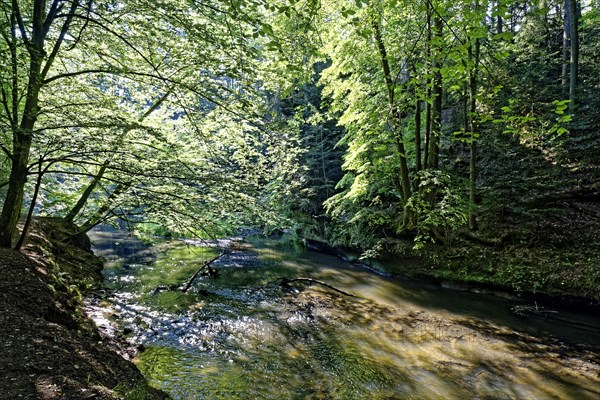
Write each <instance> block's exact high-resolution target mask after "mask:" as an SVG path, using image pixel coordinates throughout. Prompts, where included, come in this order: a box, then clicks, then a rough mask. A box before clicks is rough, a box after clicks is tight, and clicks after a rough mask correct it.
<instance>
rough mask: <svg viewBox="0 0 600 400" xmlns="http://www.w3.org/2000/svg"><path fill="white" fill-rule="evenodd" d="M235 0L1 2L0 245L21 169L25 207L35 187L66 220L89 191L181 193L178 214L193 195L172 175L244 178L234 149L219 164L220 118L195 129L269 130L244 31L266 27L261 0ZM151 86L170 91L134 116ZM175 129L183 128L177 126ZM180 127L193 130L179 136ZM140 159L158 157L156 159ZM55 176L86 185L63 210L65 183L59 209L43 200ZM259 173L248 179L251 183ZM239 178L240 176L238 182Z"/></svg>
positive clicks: (6, 236)
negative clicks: (5, 136) (0, 202)
mask: <svg viewBox="0 0 600 400" xmlns="http://www.w3.org/2000/svg"><path fill="white" fill-rule="evenodd" d="M242 3H243V2H235V1H234V2H231V1H223V2H214V3H212V4H203V3H194V4H192V3H184V2H180V1H175V0H173V1H165V2H162V3H160V4H156V3H155V2H149V1H144V0H141V1H132V2H127V3H123V4H114V3H112V2H94V3H92V2H89V3H88V2H80V1H72V2H66V1H63V0H55V1H53V2H52V3H51V4H49V3H46V2H45V1H41V0H40V1H37V0H36V1H33V2H26V1H23V2H20V1H12V2H4V3H2V8H3V11H4V12H3V18H5V20H4V21H3V24H2V37H3V39H4V41H3V43H2V45H1V47H0V51H1V52H2V53H3V56H4V55H6V56H7V57H5V58H6V59H7V60H9V64H8V65H6V67H7V68H5V67H4V66H3V68H2V70H1V74H2V75H1V77H2V94H3V97H2V105H3V107H2V111H1V112H2V114H1V115H0V117H1V118H2V122H3V123H4V126H5V127H8V128H9V129H8V132H10V136H11V139H12V140H10V142H8V141H7V142H4V141H3V143H2V151H3V152H4V153H5V154H6V155H7V158H8V161H9V163H10V167H11V173H10V176H9V179H8V183H7V192H6V196H5V197H4V206H3V208H2V216H1V217H0V246H3V247H7V246H10V245H11V239H12V237H13V236H14V235H15V233H16V224H17V221H18V219H19V215H20V212H21V207H22V203H23V198H24V194H25V190H26V188H27V186H26V180H27V177H28V175H37V177H38V179H37V184H36V185H34V186H33V187H32V189H33V188H35V191H36V195H35V196H33V199H32V200H33V201H34V202H33V203H32V204H31V207H30V209H33V206H34V203H35V200H36V199H37V198H38V195H39V194H41V195H42V196H41V199H42V205H43V207H44V208H45V209H47V210H48V211H49V212H51V213H52V214H56V213H59V214H60V213H66V215H65V214H63V215H65V216H66V217H67V218H68V219H75V217H76V216H77V215H78V214H79V213H80V211H81V209H82V208H83V207H84V205H85V204H86V203H87V200H88V199H90V198H98V197H102V196H101V195H100V194H94V193H101V192H103V191H104V192H105V193H111V192H112V193H113V196H112V197H111V195H108V197H109V198H111V200H115V199H114V198H115V197H116V195H115V191H114V190H113V189H114V188H115V186H114V185H117V186H116V187H121V188H122V190H119V191H118V192H119V195H120V196H121V197H122V196H125V195H129V196H133V198H137V199H135V200H130V201H128V202H129V203H131V204H132V206H131V207H133V209H138V210H139V209H140V207H141V206H143V207H146V208H148V207H150V208H154V207H157V206H150V205H149V204H142V203H141V201H142V199H141V198H140V196H141V193H144V196H143V197H144V199H143V201H149V202H151V201H157V202H159V203H161V202H162V204H163V205H164V204H165V203H164V202H165V201H166V200H165V198H171V200H173V199H179V202H181V203H182V204H181V207H173V210H177V211H178V212H180V213H184V214H185V211H184V208H185V207H184V206H183V203H185V204H187V206H190V204H192V198H190V199H187V201H182V199H181V198H179V197H178V195H177V190H178V189H177V188H176V187H172V186H169V185H170V184H171V183H176V182H177V181H178V182H179V185H183V181H184V180H185V179H189V181H188V182H189V184H190V185H191V186H192V187H194V188H195V189H196V191H197V192H202V191H201V190H200V189H199V188H200V187H204V185H206V183H207V182H215V181H224V182H228V181H229V183H228V185H230V186H229V188H231V189H232V190H233V188H234V187H236V185H235V184H233V181H231V180H233V179H236V180H241V179H248V177H249V176H244V177H242V176H240V171H241V168H242V166H240V165H239V162H240V161H242V160H241V159H238V160H235V161H234V162H228V163H225V164H223V160H225V159H226V158H225V157H222V158H221V159H219V156H220V155H218V152H216V151H214V149H211V148H210V147H213V146H217V147H218V146H221V147H222V145H223V143H215V142H214V141H213V140H212V138H211V137H212V135H217V132H218V130H219V129H221V128H216V129H213V130H206V129H201V128H200V127H201V126H202V125H203V124H206V125H209V126H210V123H211V122H210V121H211V120H214V118H221V119H222V121H229V122H230V125H229V127H228V128H231V129H235V130H237V131H236V134H237V135H239V134H240V133H241V134H243V135H246V136H247V137H249V136H252V135H259V133H258V132H261V131H263V132H264V131H266V128H265V127H264V126H263V127H261V125H264V121H261V118H260V115H261V113H262V112H263V111H262V110H261V107H263V103H262V100H261V96H260V94H259V93H258V92H257V91H256V90H255V88H256V82H257V81H258V79H257V78H256V70H257V68H255V65H256V62H257V60H258V57H257V55H258V50H257V46H258V45H259V42H258V41H256V40H249V38H252V35H253V32H255V31H257V30H259V31H260V32H265V31H266V32H267V33H268V32H269V25H268V24H267V23H264V22H262V21H260V20H259V19H257V16H258V10H259V8H260V7H262V5H261V4H259V3H257V4H253V6H252V7H247V6H245V5H244V4H242ZM182 8H183V9H185V10H186V12H183V13H182V12H181V9H182ZM265 36H266V35H265ZM154 93H162V95H165V94H166V93H172V96H170V99H169V101H168V102H165V103H163V104H161V112H160V113H158V114H159V115H157V116H156V118H155V119H154V120H153V121H148V122H147V123H146V122H144V123H142V122H141V121H138V120H137V119H138V118H139V117H138V116H139V115H140V114H142V113H143V111H140V110H144V108H146V103H147V102H148V101H151V102H152V101H153V100H149V99H153V98H155V97H156V95H154ZM183 125H185V128H183V127H182V126H183ZM174 127H178V128H179V129H177V130H176V131H177V133H178V135H181V136H180V137H175V136H174V132H175V131H174V130H173V129H174ZM186 135H188V137H189V136H190V135H191V136H192V137H194V139H195V140H188V141H186V140H183V139H182V138H184V137H185V136H186ZM228 135H229V134H228ZM229 140H230V143H232V144H234V147H235V141H233V142H231V140H233V139H232V138H231V137H230V138H229ZM202 142H203V143H204V145H203V144H202ZM242 144H243V143H239V142H238V145H242ZM185 145H187V146H190V148H199V149H201V150H202V151H201V152H200V153H201V154H198V152H195V151H193V152H190V153H191V154H193V155H195V156H196V157H197V159H193V160H191V159H188V160H182V159H183V158H185V157H181V156H180V157H177V156H173V153H172V151H174V150H176V149H181V146H185ZM250 145H252V146H255V149H256V148H258V146H259V145H258V144H257V143H256V142H252V143H250V142H249V141H246V143H244V144H243V146H242V147H239V148H238V151H239V150H240V149H242V148H245V149H246V150H245V151H250V147H249V146H250ZM231 149H232V148H230V149H229V150H231ZM253 151H255V150H253ZM211 152H212V154H211ZM184 153H185V151H184V152H183V153H180V154H184ZM223 156H224V155H223ZM144 157H155V160H156V163H155V164H154V165H152V163H150V162H149V160H151V159H144ZM211 157H212V159H211ZM31 160H37V161H34V162H31ZM199 160H210V161H211V162H199ZM236 162H237V164H238V165H235V166H234V165H233V164H236ZM219 163H221V164H222V165H219ZM37 167H39V168H37ZM50 167H51V168H50ZM36 168H37V172H35V170H36ZM215 168H217V169H219V168H222V169H223V171H224V172H223V174H222V177H221V178H222V179H207V180H205V181H204V182H203V183H202V184H199V183H197V182H198V180H199V177H207V176H210V175H212V176H214V171H215V170H214V169H215ZM236 168H237V169H238V170H236ZM94 169H96V171H95V172H94V171H93V170H94ZM203 169H206V170H203ZM182 171H184V172H185V173H182ZM246 173H248V170H247V169H246ZM236 174H237V175H236ZM42 175H44V176H45V177H47V178H44V179H42ZM86 176H88V177H90V178H91V181H87V182H86V179H85V177H86ZM57 179H60V180H61V181H62V182H71V183H72V184H73V185H74V187H75V188H83V187H87V190H83V192H82V193H81V197H80V200H81V201H80V202H78V204H75V205H73V206H72V209H71V211H72V212H71V213H68V212H66V210H68V208H69V207H70V206H69V205H68V204H67V203H66V202H65V200H67V201H68V200H69V199H68V198H67V197H68V196H65V195H66V194H67V193H61V194H60V196H58V197H54V199H55V200H57V201H56V202H55V203H54V204H55V205H56V207H54V206H51V207H49V202H48V201H45V200H48V199H49V198H52V197H53V196H54V195H53V194H52V192H53V191H52V187H53V185H54V183H55V182H56V180H57ZM256 179H258V178H256ZM161 180H162V182H160V183H159V182H158V181H161ZM150 181H152V183H150ZM255 183H256V182H255V179H254V178H253V179H252V183H251V184H249V185H247V186H248V187H255ZM211 184H212V183H211ZM165 185H166V186H165ZM41 186H43V188H42V189H43V190H42V191H39V189H40V187H41ZM175 186H177V184H176V185H175ZM244 186H245V185H240V184H239V183H238V184H237V189H241V188H243V187H244ZM67 187H68V185H63V186H62V191H63V192H64V189H66V188H67ZM224 187H228V186H227V185H224ZM126 189H127V190H126ZM211 190H212V189H211ZM249 190H254V189H249ZM55 193H56V192H55ZM150 193H153V194H150ZM203 193H204V195H207V193H208V192H207V191H203ZM232 194H233V191H230V193H229V194H225V195H222V196H221V197H227V196H229V195H232ZM161 196H162V198H163V199H162V200H160V199H159V197H161ZM71 197H73V196H71ZM200 197H202V196H200ZM193 198H196V196H194V197H193ZM232 200H233V199H232ZM205 201H206V198H205V199H204V202H205ZM202 202H203V200H202V199H199V200H198V204H200V203H202ZM225 203H227V202H223V201H217V202H216V203H215V204H225ZM133 204H135V205H133ZM114 206H115V205H114V204H113V205H112V206H110V207H109V210H114V209H115V208H114ZM57 207H58V208H57ZM159 208H160V207H157V208H156V209H157V210H158V209H159ZM99 209H102V206H100V208H99ZM130 210H131V208H130ZM221 210H223V209H221ZM92 214H93V212H92ZM164 214H165V213H163V214H162V215H164ZM123 217H125V216H123ZM80 218H83V220H85V216H83V215H80Z"/></svg>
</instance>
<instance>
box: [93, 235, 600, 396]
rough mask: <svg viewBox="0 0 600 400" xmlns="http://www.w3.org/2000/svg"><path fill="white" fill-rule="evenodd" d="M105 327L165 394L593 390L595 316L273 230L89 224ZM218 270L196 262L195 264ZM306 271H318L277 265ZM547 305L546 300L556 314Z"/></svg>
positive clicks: (599, 384) (597, 389)
mask: <svg viewBox="0 0 600 400" xmlns="http://www.w3.org/2000/svg"><path fill="white" fill-rule="evenodd" d="M92 240H93V241H94V243H95V251H96V253H97V254H98V255H100V256H103V257H105V259H106V264H105V271H104V274H105V279H106V284H107V286H108V287H109V288H110V289H112V290H113V291H112V292H111V293H110V294H109V295H107V296H106V298H105V299H103V300H98V299H95V300H93V301H92V303H94V305H92V306H90V310H91V313H92V314H93V316H94V318H95V319H96V321H97V324H98V325H100V327H101V329H103V330H105V331H107V332H108V333H112V334H119V335H121V334H122V335H125V336H126V337H127V339H128V340H129V341H130V342H132V343H135V344H143V345H144V351H143V352H141V353H140V354H139V355H138V357H137V359H136V360H135V362H136V363H137V365H138V367H139V368H140V370H141V371H142V372H143V373H144V374H145V375H146V377H147V378H148V379H149V380H150V381H151V383H152V384H153V385H155V386H156V387H159V388H161V389H163V390H164V391H166V392H167V393H169V394H170V395H171V396H172V397H173V398H174V399H600V375H599V374H600V357H599V354H600V318H596V317H592V316H589V315H588V316H582V315H574V314H572V313H569V312H567V311H561V312H560V314H556V315H560V318H561V320H558V319H556V318H550V319H547V320H543V319H531V318H530V319H524V318H521V317H517V316H515V315H514V314H513V313H511V311H510V308H511V307H512V306H514V305H518V304H520V303H519V300H517V299H510V298H500V297H497V296H491V295H485V294H475V293H471V292H460V291H455V290H448V289H442V288H440V287H438V286H433V285H431V286H429V285H422V284H416V283H407V282H402V281H400V280H395V279H392V278H390V277H384V276H380V275H377V274H374V273H373V272H371V271H368V270H366V269H364V268H360V267H358V266H354V265H351V264H349V263H346V262H344V261H341V260H339V259H337V258H335V257H331V256H328V255H323V254H318V253H312V252H306V251H304V250H303V249H300V248H297V247H294V246H293V245H290V244H289V243H287V244H286V242H284V241H281V240H266V239H262V240H259V239H255V240H249V239H248V240H246V241H244V242H242V241H239V240H233V241H219V242H210V243H203V244H202V243H197V242H190V241H187V242H186V241H158V242H156V243H154V244H152V245H149V244H144V243H142V242H140V241H139V240H137V239H135V238H131V237H128V236H126V234H124V233H121V232H101V231H97V232H94V233H93V235H92ZM222 248H228V249H229V251H230V252H229V253H227V254H226V255H224V256H222V257H221V258H219V259H218V260H217V261H215V262H214V263H213V264H212V266H213V267H215V268H217V269H218V270H219V275H218V277H216V278H215V277H212V276H198V278H197V279H196V280H194V282H193V284H192V286H191V288H190V290H189V291H187V292H186V293H183V292H182V291H181V290H178V289H177V286H182V285H184V284H185V283H186V282H188V281H189V279H190V277H191V276H192V275H193V274H194V273H195V272H196V271H197V270H198V269H199V268H200V267H201V266H202V264H203V263H204V262H205V261H207V260H209V259H211V258H213V257H214V256H215V255H217V254H219V252H220V249H222ZM298 277H305V278H311V279H316V280H319V281H322V282H324V283H327V284H329V285H331V286H333V287H335V288H337V289H340V290H342V291H345V292H347V293H350V294H352V295H354V296H356V297H351V296H347V295H344V294H342V293H340V292H337V291H335V290H333V289H331V288H329V287H326V286H324V285H321V284H318V283H313V284H312V285H309V284H308V283H307V282H306V281H295V282H291V283H290V284H289V285H283V286H282V285H280V283H281V278H287V279H294V278H298ZM552 315H553V314H550V316H552Z"/></svg>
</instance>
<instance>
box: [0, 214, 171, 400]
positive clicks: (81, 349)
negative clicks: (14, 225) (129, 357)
mask: <svg viewBox="0 0 600 400" xmlns="http://www.w3.org/2000/svg"><path fill="white" fill-rule="evenodd" d="M70 233H71V231H70V230H69V227H65V226H64V225H62V224H59V223H57V222H53V221H51V220H45V221H41V222H40V221H38V222H37V223H36V224H35V227H34V228H33V232H32V233H31V235H30V239H29V240H28V243H27V244H26V246H25V248H24V251H23V253H19V252H16V251H13V250H10V249H0V346H2V350H1V351H0V388H1V389H0V399H7V400H8V399H11V400H13V399H78V400H79V399H105V400H108V399H117V398H123V397H125V398H129V399H149V400H151V399H163V398H165V396H164V394H162V393H161V392H158V391H156V390H154V389H151V388H149V387H148V386H147V384H146V382H145V380H144V378H143V377H142V375H141V373H140V372H139V371H138V369H137V368H136V367H135V366H134V365H133V364H132V363H130V362H129V361H126V360H125V359H124V358H122V357H121V356H120V355H118V354H117V353H116V352H115V351H114V350H111V347H114V346H111V344H110V343H105V342H103V341H102V339H101V338H100V336H99V334H98V331H97V329H96V326H95V325H94V323H93V322H92V321H91V320H89V319H88V318H87V317H85V316H84V315H83V313H82V311H81V308H80V307H81V305H82V294H83V293H84V292H85V291H86V290H88V289H90V288H93V287H95V286H98V285H99V283H100V282H101V275H100V271H101V269H102V263H101V262H100V260H99V259H97V258H96V257H95V256H93V254H92V253H91V252H90V251H89V241H87V238H86V237H78V238H76V239H72V240H69V241H68V242H66V243H65V242H64V239H65V238H67V237H68V235H69V234H70ZM86 247H87V249H88V250H87V251H86V250H84V249H85V248H86ZM82 248H83V249H82Z"/></svg>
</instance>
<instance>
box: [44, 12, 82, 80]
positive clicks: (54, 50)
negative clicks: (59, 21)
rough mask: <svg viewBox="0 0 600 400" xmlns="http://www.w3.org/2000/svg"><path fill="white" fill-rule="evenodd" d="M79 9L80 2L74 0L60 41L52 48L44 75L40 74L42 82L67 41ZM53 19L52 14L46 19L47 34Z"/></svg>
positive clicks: (59, 38) (61, 32) (59, 37)
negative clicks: (66, 37)
mask: <svg viewBox="0 0 600 400" xmlns="http://www.w3.org/2000/svg"><path fill="white" fill-rule="evenodd" d="M57 3H58V0H54V4H52V6H54V5H55V4H57ZM77 7H79V1H78V0H73V3H72V4H71V9H70V10H69V16H67V19H66V20H65V22H64V23H63V26H62V28H61V30H60V34H59V35H58V39H56V42H55V43H54V47H53V48H52V52H51V53H50V55H49V56H48V60H47V61H46V65H44V69H43V70H42V73H41V74H40V77H41V79H42V80H43V79H44V78H45V77H46V75H47V74H48V71H49V70H50V67H51V66H52V63H53V62H54V59H55V58H56V55H57V54H58V51H59V50H60V46H61V45H62V43H63V41H64V40H65V36H66V34H67V32H68V30H69V26H70V25H71V21H72V20H73V17H72V15H74V14H75V11H76V10H77ZM51 11H52V10H51ZM54 14H56V10H54ZM53 19H54V17H53V18H52V19H50V14H48V17H47V18H46V22H45V23H44V25H45V26H44V29H46V32H47V29H49V28H50V23H52V21H53ZM46 25H47V26H46Z"/></svg>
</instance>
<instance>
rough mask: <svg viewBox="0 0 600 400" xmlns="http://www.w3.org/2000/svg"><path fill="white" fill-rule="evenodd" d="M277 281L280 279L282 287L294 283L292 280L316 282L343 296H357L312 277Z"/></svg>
mask: <svg viewBox="0 0 600 400" xmlns="http://www.w3.org/2000/svg"><path fill="white" fill-rule="evenodd" d="M278 281H280V283H279V286H283V287H291V286H290V283H294V282H306V283H309V284H313V283H316V284H317V285H321V286H325V287H326V288H329V289H331V290H334V291H336V292H338V293H341V294H343V295H344V296H350V297H358V296H355V295H353V294H351V293H348V292H344V291H343V290H341V289H338V288H336V287H335V286H331V285H330V284H328V283H325V282H323V281H319V280H316V279H312V278H294V279H287V278H280V279H278Z"/></svg>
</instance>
